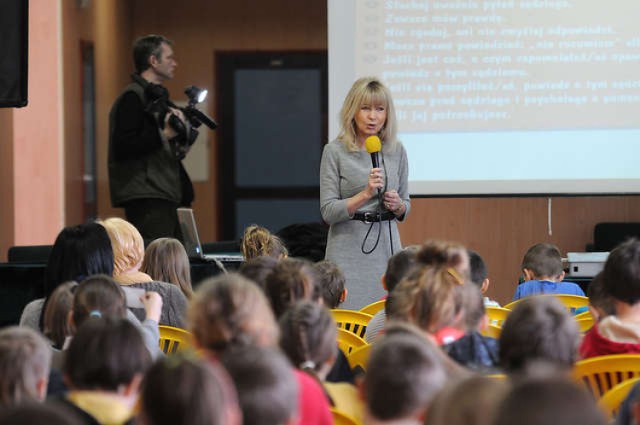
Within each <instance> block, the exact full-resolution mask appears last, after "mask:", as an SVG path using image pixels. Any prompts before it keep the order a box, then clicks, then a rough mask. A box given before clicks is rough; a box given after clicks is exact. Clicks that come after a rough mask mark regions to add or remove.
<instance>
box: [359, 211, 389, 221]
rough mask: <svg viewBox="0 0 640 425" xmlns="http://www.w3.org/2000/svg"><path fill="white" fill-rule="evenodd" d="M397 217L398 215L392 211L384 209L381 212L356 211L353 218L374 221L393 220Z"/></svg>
mask: <svg viewBox="0 0 640 425" xmlns="http://www.w3.org/2000/svg"><path fill="white" fill-rule="evenodd" d="M395 218H396V215H395V214H394V213H392V212H391V211H384V212H382V213H380V214H379V213H376V212H357V211H356V212H355V213H354V214H353V218H352V220H360V221H363V222H365V223H373V222H377V221H387V220H393V219H395Z"/></svg>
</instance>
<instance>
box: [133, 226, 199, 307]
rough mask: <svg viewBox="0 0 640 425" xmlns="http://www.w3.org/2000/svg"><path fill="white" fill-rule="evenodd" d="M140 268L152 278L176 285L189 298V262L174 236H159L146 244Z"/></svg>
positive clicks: (190, 290)
mask: <svg viewBox="0 0 640 425" xmlns="http://www.w3.org/2000/svg"><path fill="white" fill-rule="evenodd" d="M140 270H141V271H142V272H143V273H147V274H148V275H149V276H151V278H152V279H153V280H156V281H160V282H167V283H173V284H174V285H178V286H179V287H180V289H181V290H182V293H183V294H184V296H185V297H187V298H191V295H193V289H192V287H191V264H189V256H188V255H187V251H186V250H185V249H184V246H183V245H182V243H181V242H180V241H179V240H177V239H174V238H159V239H156V240H154V241H153V242H151V243H150V244H149V246H147V249H145V251H144V259H143V260H142V267H141V268H140Z"/></svg>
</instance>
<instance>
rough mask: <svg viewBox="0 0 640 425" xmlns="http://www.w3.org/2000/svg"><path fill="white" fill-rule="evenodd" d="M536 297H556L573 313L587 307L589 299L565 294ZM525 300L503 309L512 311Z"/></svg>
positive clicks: (511, 303) (514, 302) (512, 303)
mask: <svg viewBox="0 0 640 425" xmlns="http://www.w3.org/2000/svg"><path fill="white" fill-rule="evenodd" d="M534 296H536V297H556V298H557V299H558V300H559V301H560V302H561V303H562V304H564V306H565V307H567V309H568V310H570V311H574V310H575V309H577V308H580V307H587V306H588V305H589V298H587V297H583V296H580V295H565V294H549V295H534ZM523 299H525V298H520V299H519V300H516V301H512V302H510V303H509V304H507V305H505V306H504V307H503V308H506V309H508V310H513V309H514V308H515V307H516V306H517V305H518V303H519V302H521V301H522V300H523Z"/></svg>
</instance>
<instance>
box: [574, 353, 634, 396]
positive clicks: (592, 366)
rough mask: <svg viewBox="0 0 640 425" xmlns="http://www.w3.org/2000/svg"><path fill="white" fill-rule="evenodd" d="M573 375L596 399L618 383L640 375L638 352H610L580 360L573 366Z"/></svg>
mask: <svg viewBox="0 0 640 425" xmlns="http://www.w3.org/2000/svg"><path fill="white" fill-rule="evenodd" d="M573 377H574V379H575V380H576V381H578V382H582V383H584V385H586V387H587V388H588V389H589V391H591V393H592V394H593V396H594V398H595V399H598V398H600V397H602V395H603V394H604V393H606V392H607V391H609V390H610V389H611V388H613V387H615V386H616V385H618V384H619V383H621V382H623V381H626V380H628V379H633V378H636V377H640V354H611V355H608V356H598V357H591V358H589V359H585V360H580V361H578V362H576V364H575V366H574V368H573Z"/></svg>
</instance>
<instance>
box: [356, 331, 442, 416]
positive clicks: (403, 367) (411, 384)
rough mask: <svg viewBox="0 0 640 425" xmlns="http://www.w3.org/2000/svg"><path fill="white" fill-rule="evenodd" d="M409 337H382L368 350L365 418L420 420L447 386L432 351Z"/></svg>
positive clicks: (419, 338)
mask: <svg viewBox="0 0 640 425" xmlns="http://www.w3.org/2000/svg"><path fill="white" fill-rule="evenodd" d="M434 349H436V350H437V347H434V346H433V345H431V344H429V343H428V342H427V341H426V340H425V339H424V338H422V337H420V336H418V335H412V334H410V333H394V334H390V335H384V336H382V337H380V339H379V340H377V341H376V344H375V345H374V346H373V347H372V349H371V356H370V358H369V361H368V364H367V374H366V376H365V378H364V398H365V403H366V406H367V411H368V414H370V415H371V416H373V418H375V419H377V420H380V421H390V420H398V419H409V418H413V419H416V418H420V417H421V416H422V415H424V413H425V411H426V410H427V408H428V406H429V404H430V403H431V400H432V399H433V398H434V397H435V395H436V394H437V393H438V392H439V391H440V390H441V389H442V387H443V386H444V384H445V382H446V373H445V370H444V367H443V365H442V363H441V361H440V358H439V357H438V355H437V353H436V352H435V350H434Z"/></svg>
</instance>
